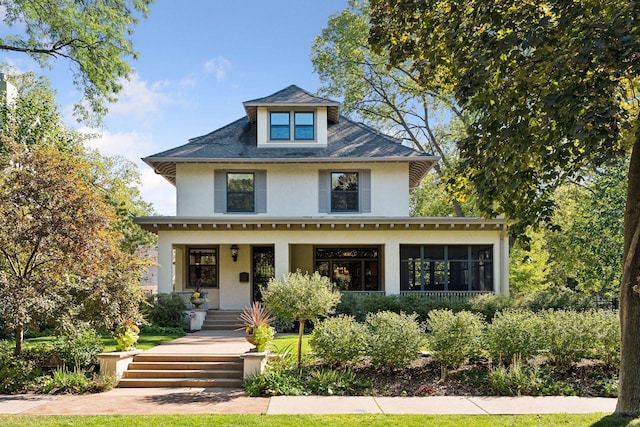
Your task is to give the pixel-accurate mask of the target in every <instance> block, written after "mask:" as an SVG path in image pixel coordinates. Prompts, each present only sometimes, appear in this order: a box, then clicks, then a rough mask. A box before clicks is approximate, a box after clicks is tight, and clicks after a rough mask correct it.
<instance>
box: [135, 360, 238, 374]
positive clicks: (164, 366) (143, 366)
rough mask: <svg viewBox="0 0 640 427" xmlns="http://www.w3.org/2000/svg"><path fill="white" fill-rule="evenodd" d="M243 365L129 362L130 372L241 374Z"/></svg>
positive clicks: (225, 363) (229, 363)
mask: <svg viewBox="0 0 640 427" xmlns="http://www.w3.org/2000/svg"><path fill="white" fill-rule="evenodd" d="M243 367H244V365H243V364H242V362H239V363H238V362H131V363H129V368H128V369H131V370H152V371H161V370H191V369H199V370H214V369H222V370H239V371H240V372H242V368H243Z"/></svg>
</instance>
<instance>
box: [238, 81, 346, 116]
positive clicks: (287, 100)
mask: <svg viewBox="0 0 640 427" xmlns="http://www.w3.org/2000/svg"><path fill="white" fill-rule="evenodd" d="M242 105H244V109H245V111H246V112H247V117H249V121H251V122H255V121H256V110H257V108H258V106H263V105H264V106H266V105H269V106H282V107H285V106H292V105H295V106H301V105H312V106H315V107H318V106H326V107H327V115H328V118H329V121H330V122H332V123H336V122H337V121H338V115H339V114H340V112H339V109H340V103H339V102H337V101H332V100H331V99H326V98H321V97H319V96H316V95H313V94H312V93H309V92H307V91H306V90H304V89H302V88H300V87H298V86H296V85H291V86H288V87H286V88H284V89H282V90H279V91H278V92H276V93H272V94H271V95H268V96H265V97H263V98H257V99H253V100H251V101H245V102H243V103H242Z"/></svg>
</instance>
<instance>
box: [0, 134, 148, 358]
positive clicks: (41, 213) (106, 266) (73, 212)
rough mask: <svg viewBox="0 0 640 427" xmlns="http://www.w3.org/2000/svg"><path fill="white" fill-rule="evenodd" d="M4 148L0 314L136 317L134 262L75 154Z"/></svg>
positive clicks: (10, 318)
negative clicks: (7, 157) (5, 160)
mask: <svg viewBox="0 0 640 427" xmlns="http://www.w3.org/2000/svg"><path fill="white" fill-rule="evenodd" d="M0 138H2V143H3V145H4V146H5V148H6V147H9V148H8V149H9V151H10V156H9V159H8V162H6V163H4V164H3V165H2V168H1V170H0V300H1V301H2V304H1V305H0V316H2V317H3V318H4V320H5V321H6V323H7V325H8V326H9V327H10V328H12V329H13V330H14V331H15V338H16V344H15V351H14V352H15V354H20V352H21V351H22V341H23V331H24V327H25V326H26V325H29V324H30V323H32V322H33V321H36V320H48V321H51V322H55V323H56V324H58V325H61V326H66V325H74V324H77V323H78V322H87V323H88V324H91V325H93V326H101V327H106V328H112V327H114V326H115V325H116V324H118V323H120V322H123V321H125V320H127V319H130V320H139V313H138V307H139V303H140V301H141V298H142V295H141V290H140V286H139V275H140V268H139V267H140V261H139V260H138V259H137V258H135V257H134V256H133V255H130V254H128V253H126V252H123V251H121V250H120V246H119V243H120V240H121V239H122V236H121V234H120V233H119V232H118V231H117V230H115V229H114V228H113V227H112V224H113V223H114V222H115V220H116V218H115V213H114V212H113V210H112V209H111V208H110V207H109V206H108V205H107V204H105V203H104V202H103V200H102V199H101V197H100V195H99V194H98V193H97V192H96V191H94V189H93V188H92V187H91V186H90V185H89V184H88V183H87V180H86V177H87V175H88V174H89V170H88V168H87V167H86V165H84V164H83V162H82V161H81V159H78V158H77V157H74V156H69V155H68V154H66V153H62V152H60V151H59V150H57V149H55V148H51V147H39V146H32V147H28V148H26V147H25V146H23V145H21V144H15V143H12V142H11V141H10V140H9V139H8V138H7V137H6V136H0Z"/></svg>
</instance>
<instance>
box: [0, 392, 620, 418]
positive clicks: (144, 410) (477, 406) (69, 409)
mask: <svg viewBox="0 0 640 427" xmlns="http://www.w3.org/2000/svg"><path fill="white" fill-rule="evenodd" d="M615 406H616V399H610V398H602V397H593V398H588V397H575V396H566V397H565V396H558V397H555V396H554V397H528V396H526V397H476V396H469V397H464V396H430V397H372V396H355V397H338V396H278V397H271V398H260V397H247V396H246V395H245V394H244V392H243V391H242V390H239V389H211V388H209V389H205V388H156V389H149V388H147V389H113V390H110V391H108V392H105V393H100V394H90V395H81V396H37V395H18V396H0V414H21V415H115V414H119V415H151V414H268V415H271V414H469V415H481V414H484V415H487V414H489V415H505V414H514V415H515V414H550V413H573V414H578V413H593V412H606V413H611V412H613V410H614V409H615Z"/></svg>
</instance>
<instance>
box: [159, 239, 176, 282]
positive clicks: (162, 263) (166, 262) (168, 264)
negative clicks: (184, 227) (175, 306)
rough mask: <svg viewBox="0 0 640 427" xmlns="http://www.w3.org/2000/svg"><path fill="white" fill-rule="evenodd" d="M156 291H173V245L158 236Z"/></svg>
mask: <svg viewBox="0 0 640 427" xmlns="http://www.w3.org/2000/svg"><path fill="white" fill-rule="evenodd" d="M158 292H159V293H170V292H173V245H172V244H171V241H170V240H169V239H166V238H165V239H163V238H162V236H158Z"/></svg>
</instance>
